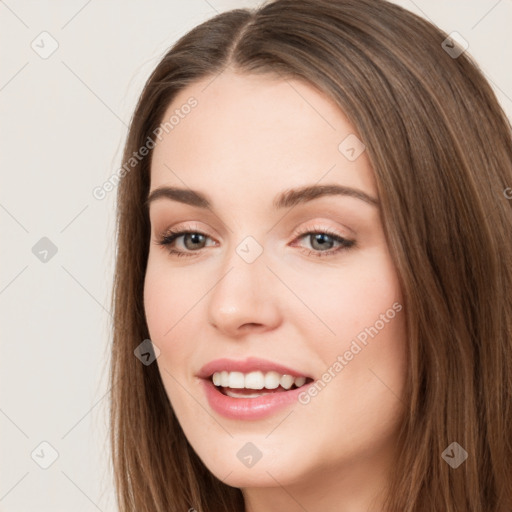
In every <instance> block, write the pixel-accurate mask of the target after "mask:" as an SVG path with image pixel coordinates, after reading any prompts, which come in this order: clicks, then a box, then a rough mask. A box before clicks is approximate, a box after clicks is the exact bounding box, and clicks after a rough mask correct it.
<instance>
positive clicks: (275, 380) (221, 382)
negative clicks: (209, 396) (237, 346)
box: [212, 371, 306, 389]
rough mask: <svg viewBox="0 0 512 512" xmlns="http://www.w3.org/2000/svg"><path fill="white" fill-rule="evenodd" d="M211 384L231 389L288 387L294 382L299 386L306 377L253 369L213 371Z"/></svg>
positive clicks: (304, 381) (303, 382)
mask: <svg viewBox="0 0 512 512" xmlns="http://www.w3.org/2000/svg"><path fill="white" fill-rule="evenodd" d="M212 380H213V384H214V385H215V386H221V387H224V388H231V389H243V388H246V389H263V388H265V389H276V388H278V387H279V386H282V387H283V388H284V389H290V388H291V387H292V386H293V385H294V384H295V386H296V387H297V388H300V387H301V386H303V385H304V384H305V383H306V377H293V375H281V374H279V373H277V372H274V371H271V372H266V373H263V372H260V371H254V372H249V373H246V374H244V373H242V372H227V371H222V372H215V373H214V374H213V376H212Z"/></svg>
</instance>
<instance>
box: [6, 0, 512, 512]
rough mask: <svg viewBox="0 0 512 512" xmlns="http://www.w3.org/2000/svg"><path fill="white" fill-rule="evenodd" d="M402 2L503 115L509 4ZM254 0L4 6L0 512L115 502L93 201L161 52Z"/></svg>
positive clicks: (114, 163)
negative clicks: (460, 57)
mask: <svg viewBox="0 0 512 512" xmlns="http://www.w3.org/2000/svg"><path fill="white" fill-rule="evenodd" d="M396 3H398V4H400V5H402V6H404V7H406V8H408V9H409V10H411V11H413V12H415V13H417V14H419V15H421V16H423V17H425V18H427V19H429V20H430V21H432V22H434V23H435V24H437V25H438V26H439V27H441V28H442V29H443V30H445V31H446V32H448V33H450V32H452V31H457V32H459V33H460V34H461V35H462V36H463V37H464V39H466V40H467V42H468V43H469V48H468V52H469V53H470V54H472V55H473V57H474V58H475V59H476V60H477V62H478V63H479V64H480V67H481V68H482V70H483V71H484V73H485V74H486V76H487V78H488V79H489V81H490V82H491V84H492V86H493V88H494V90H495V91H496V94H497V96H498V99H499V101H500V102H501V104H502V105H503V107H504V109H505V111H506V112H507V114H508V115H509V117H512V115H511V114H512V99H511V98H512V76H511V72H510V63H511V62H512V44H511V33H510V27H511V26H512V1H511V0H499V1H496V0H472V1H448V2H447V1H441V0H415V1H414V2H413V1H412V0H400V1H397V2H396ZM258 4H259V2H257V1H250V0H247V1H240V2H236V1H221V0H218V1H216V0H208V1H206V0H192V1H181V2H178V1H177V0H174V1H168V0H167V1H163V0H158V1H151V2H143V1H141V0H138V1H124V2H123V1H121V0H104V1H102V2H100V1H98V0H89V1H87V0H73V1H67V2H60V1H59V2H57V1H54V2H51V1H49V0H47V1H37V2H36V1H35V0H34V1H24V2H23V1H20V0H6V1H2V2H0V48H1V50H0V51H1V56H0V62H1V68H0V109H1V114H0V115H1V124H0V127H1V134H0V137H1V151H0V167H1V171H2V187H1V189H0V223H1V227H2V262H1V267H0V311H1V312H2V324H1V325H2V339H1V356H0V364H1V367H0V379H1V385H0V390H1V392H0V443H1V444H0V446H1V452H0V460H1V473H0V511H4V512H6V511H9V512H11V511H12V512H14V511H17V512H18V511H23V512H30V511H38V512H45V511H52V512H56V511H70V510H73V511H74V512H80V511H84V512H85V511H91V512H94V511H97V510H100V511H103V512H107V511H114V510H115V501H114V494H113V487H112V480H111V476H110V470H109V459H108V449H109V447H108V442H107V435H108V430H107V415H106V413H107V411H108V400H107V398H106V397H107V392H108V382H107V375H108V359H109V354H108V347H109V343H110V340H109V330H108V326H109V323H108V322H109V317H110V312H109V310H110V293H111V290H110V288H111V283H112V272H113V261H114V254H115V247H114V246H113V238H114V232H113V226H114V206H115V194H116V192H115V191H114V192H111V193H110V194H108V195H107V197H106V198H105V199H103V200H101V201H100V200H97V199H95V198H94V197H93V195H92V190H93V188H94V187H96V186H99V185H101V184H102V183H103V182H104V181H105V180H107V179H108V178H109V177H110V176H111V175H112V174H113V173H114V172H115V171H116V170H117V169H118V168H119V166H120V164H121V156H122V155H121V151H122V147H123V144H124V138H125V135H126V132H127V124H128V122H129V119H130V117H131V114H132V111H133V109H134V106H135V102H136V100H137V98H138V96H139V94H140V92H141V89H142V86H143V84H144V82H145V81H146V79H147V78H148V76H149V74H150V72H151V71H152V70H153V68H154V67H155V65H156V64H157V62H158V61H159V59H160V58H161V57H162V56H163V54H164V53H165V51H166V50H167V48H168V47H169V46H170V45H171V44H172V43H173V42H174V41H175V40H176V39H177V38H178V37H180V36H181V35H183V34H184V33H185V32H187V31H188V30H189V29H191V28H192V27H193V26H195V25H197V24H199V23H200V22H202V21H204V20H206V19H207V18H210V17H212V16H213V15H214V14H216V12H221V11H224V10H228V9H231V8H234V7H255V6H257V5H258ZM42 32H47V33H48V34H49V35H45V34H43V35H41V33H42ZM440 43H441V41H440ZM57 44H58V47H57V48H56V50H55V51H54V52H53V53H52V54H51V55H48V53H49V52H51V50H52V49H53V48H52V45H54V46H56V45H57ZM511 185H512V184H511ZM43 237H46V238H47V239H49V240H50V241H51V244H52V247H54V251H55V250H56V251H57V252H56V253H55V254H52V252H51V249H48V245H45V244H49V242H48V241H41V239H42V238H43ZM34 247H35V249H34ZM44 250H49V252H48V253H44ZM41 258H42V259H43V260H44V259H45V258H46V261H42V260H41ZM43 442H45V443H49V445H51V447H53V448H51V447H50V446H49V445H47V444H42V445H41V443H43ZM53 450H55V452H53ZM53 459H55V460H53ZM50 463H51V465H49V467H47V468H46V469H43V467H41V466H46V465H48V464H50Z"/></svg>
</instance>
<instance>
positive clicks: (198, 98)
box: [111, 0, 512, 512]
mask: <svg viewBox="0 0 512 512" xmlns="http://www.w3.org/2000/svg"><path fill="white" fill-rule="evenodd" d="M124 162H125V163H126V162H130V164H129V167H127V166H123V169H125V172H124V175H123V178H122V180H121V183H120V186H119V191H118V217H117V221H118V239H117V244H118V252H117V262H116V273H115V288H114V292H115V293H114V296H113V308H114V312H115V314H114V324H113V359H112V371H111V382H112V396H111V404H112V413H111V429H112V431H111V432H112V437H111V440H112V444H113V463H114V473H115V478H116V485H117V491H118V499H119V507H120V510H121V511H128V510H130V511H132V510H137V511H162V512H163V511H169V510H172V511H174V510H176V511H180V510H191V511H192V510H196V511H201V512H202V511H209V512H221V511H244V510H245V511H246V512H260V511H267V512H268V511H273V510H279V511H282V510H286V511H295V510H308V511H310V512H313V511H316V510H322V511H331V510H332V511H334V510H336V511H341V512H348V511H351V512H353V511H367V510H371V511H379V512H383V511H393V512H394V511H401V512H413V511H414V512H417V511H423V510H425V511H445V512H448V511H450V512H451V511H459V510H460V511H465V512H468V511H471V512H477V511H478V512H484V511H485V512H502V511H503V512H504V511H510V510H512V484H511V482H512V474H511V465H510V460H511V456H512V435H511V434H512V427H511V425H512V300H511V293H510V290H511V289H512V245H511V243H510V233H511V228H512V210H511V202H510V196H511V194H510V193H507V191H510V190H511V189H510V187H511V186H512V142H511V130H510V125H509V123H508V121H507V119H506V117H505V115H504V113H503V111H502V110H501V108H500V107H499V105H498V103H497V100H496V98H495V96H494V94H493V92H492V90H491V88H490V87H489V85H488V84H487V82H486V81H485V80H484V78H483V77H482V75H481V73H480V72H479V71H478V69H477V67H476V65H475V64H474V63H472V61H471V59H470V58H469V57H468V55H467V52H464V48H463V47H460V46H459V45H458V44H457V42H456V41H454V40H452V39H451V38H449V37H447V35H446V34H444V33H442V32H441V31H440V30H438V29H437V28H436V27H434V26H432V25H431V24H429V23H427V22H426V21H424V20H422V19H420V18H418V17H416V16H415V15H413V14H411V13H409V12H407V11H405V10H404V9H402V8H400V7H397V6H396V5H393V4H390V3H387V2H384V1H382V0H378V1H376V0H337V1H336V2H330V1H327V0H276V1H274V2H271V3H267V4H266V5H264V6H262V7H261V8H260V9H258V10H254V11H250V10H234V11H231V12H227V13H223V14H220V15H218V16H216V17H215V18H213V19H211V20H209V21H207V22H206V23H203V24H202V25H200V26H198V27H196V28H195V29H193V30H192V31H190V32H189V33H188V34H186V35H185V36H184V37H183V38H181V39H180V40H179V41H178V42H177V43H176V44H175V45H174V46H173V47H172V48H171V49H170V50H169V51H168V53H167V54H166V55H165V56H164V58H163V59H162V61H161V62H160V63H159V64H158V66H157V68H156V69H155V71H154V72H153V74H152V75H151V77H150V78H149V80H148V82H147V84H146V86H145V88H144V91H143V93H142V95H141V98H140V100H139V103H138V105H137V108H136V111H135V114H134V116H133V119H132V123H131V127H130V131H129V135H128V139H127V143H126V147H125V154H124ZM197 244H198V245H197ZM134 355H135V356H136V357H135V356H134Z"/></svg>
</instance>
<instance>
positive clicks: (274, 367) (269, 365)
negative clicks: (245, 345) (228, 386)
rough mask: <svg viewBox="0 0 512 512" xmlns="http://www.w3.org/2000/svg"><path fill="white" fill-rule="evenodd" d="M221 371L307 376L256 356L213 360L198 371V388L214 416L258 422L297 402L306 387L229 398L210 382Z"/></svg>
mask: <svg viewBox="0 0 512 512" xmlns="http://www.w3.org/2000/svg"><path fill="white" fill-rule="evenodd" d="M221 371H228V372H237V371H238V372H242V373H249V372H251V371H261V372H269V371H275V372H277V373H280V374H282V375H293V376H294V377H309V376H308V375H306V374H305V373H301V372H299V371H297V370H294V369H293V368H288V367H286V366H283V365H280V364H277V363H273V362H271V361H267V360H265V359H258V358H256V357H249V358H248V359H245V360H244V361H236V360H233V359H216V360H215V361H211V362H210V363H208V364H206V365H204V366H203V367H202V368H201V370H200V371H199V373H198V377H200V378H201V379H203V380H202V385H203V389H204V391H205V394H206V398H207V400H208V403H209V404H210V407H211V408H212V409H213V410H214V411H215V412H217V413H218V414H221V415H222V416H225V417H226V418H230V419H236V420H258V419H261V418H264V417H266V416H269V415H271V414H274V413H275V412H277V411H279V410H280V409H283V408H284V407H286V406H288V405H291V404H293V403H297V401H298V397H299V395H300V394H301V393H302V392H303V391H305V390H306V388H307V387H308V386H309V385H310V384H306V385H304V386H301V387H300V388H297V389H293V390H290V391H279V392H273V393H272V392H270V393H268V394H266V395H263V396H260V397H256V398H233V397H230V396H227V395H224V394H223V393H221V392H220V390H219V389H218V388H217V387H216V386H214V384H213V382H212V381H211V379H210V377H211V376H212V375H213V374H214V373H215V372H221ZM310 378H311V377H310ZM311 384H313V382H311ZM254 392H255V393H258V392H260V390H254Z"/></svg>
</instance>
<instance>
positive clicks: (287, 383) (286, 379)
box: [280, 375, 306, 389]
mask: <svg viewBox="0 0 512 512" xmlns="http://www.w3.org/2000/svg"><path fill="white" fill-rule="evenodd" d="M298 378H299V379H300V377H298ZM280 382H281V386H282V387H283V388H284V389H290V388H291V387H292V386H293V383H294V382H295V378H294V377H293V376H292V375H282V376H281V381H280ZM304 382H306V379H304ZM297 387H299V386H297Z"/></svg>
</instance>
